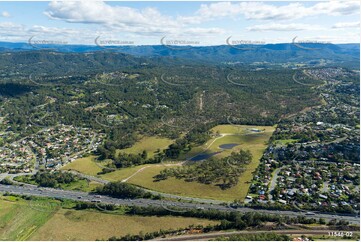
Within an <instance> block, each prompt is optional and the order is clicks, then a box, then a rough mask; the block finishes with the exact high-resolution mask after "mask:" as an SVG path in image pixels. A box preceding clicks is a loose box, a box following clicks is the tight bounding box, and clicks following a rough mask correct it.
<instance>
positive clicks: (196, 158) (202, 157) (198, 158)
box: [190, 152, 221, 161]
mask: <svg viewBox="0 0 361 242" xmlns="http://www.w3.org/2000/svg"><path fill="white" fill-rule="evenodd" d="M218 153H221V152H214V153H202V154H199V155H196V156H194V157H192V158H191V159H190V161H201V160H207V159H209V158H211V157H212V156H214V155H216V154H218Z"/></svg>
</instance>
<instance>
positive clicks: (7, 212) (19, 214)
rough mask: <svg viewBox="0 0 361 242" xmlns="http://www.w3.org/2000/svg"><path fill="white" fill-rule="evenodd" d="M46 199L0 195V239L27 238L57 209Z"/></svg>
mask: <svg viewBox="0 0 361 242" xmlns="http://www.w3.org/2000/svg"><path fill="white" fill-rule="evenodd" d="M48 201H49V200H47V199H38V200H36V201H25V200H22V199H19V201H16V198H14V197H7V196H5V197H0V240H27V239H29V238H30V236H32V235H33V233H34V232H36V230H37V229H39V228H40V227H41V226H43V225H44V224H45V223H46V222H47V221H48V220H49V219H50V218H51V217H52V216H53V214H54V213H56V211H57V210H58V208H57V206H56V204H55V203H54V202H52V203H48Z"/></svg>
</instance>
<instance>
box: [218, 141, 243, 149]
mask: <svg viewBox="0 0 361 242" xmlns="http://www.w3.org/2000/svg"><path fill="white" fill-rule="evenodd" d="M237 145H239V144H235V143H230V144H223V145H220V146H219V148H221V149H226V150H230V149H232V148H233V147H235V146H237Z"/></svg>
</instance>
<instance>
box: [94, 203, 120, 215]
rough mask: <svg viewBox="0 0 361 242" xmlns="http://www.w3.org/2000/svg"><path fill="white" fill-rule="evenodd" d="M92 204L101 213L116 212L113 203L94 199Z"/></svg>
mask: <svg viewBox="0 0 361 242" xmlns="http://www.w3.org/2000/svg"><path fill="white" fill-rule="evenodd" d="M94 206H95V207H96V209H98V210H99V211H101V212H102V213H112V214H114V213H116V210H115V209H114V208H115V207H114V205H111V204H103V203H101V202H100V201H96V202H95V203H94Z"/></svg>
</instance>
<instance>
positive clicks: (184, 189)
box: [103, 125, 275, 201]
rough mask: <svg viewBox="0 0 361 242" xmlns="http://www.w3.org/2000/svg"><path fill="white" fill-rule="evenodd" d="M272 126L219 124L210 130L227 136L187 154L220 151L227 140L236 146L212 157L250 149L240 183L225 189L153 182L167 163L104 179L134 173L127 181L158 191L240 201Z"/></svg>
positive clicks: (173, 181)
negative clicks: (248, 158) (251, 130)
mask: <svg viewBox="0 0 361 242" xmlns="http://www.w3.org/2000/svg"><path fill="white" fill-rule="evenodd" d="M250 128H257V129H260V130H262V132H260V133H252V132H250ZM274 129H275V128H274V127H270V126H246V125H237V126H232V125H219V126H217V127H215V128H213V131H214V132H216V131H219V133H221V134H227V135H225V136H223V137H220V138H214V139H211V140H209V141H208V142H206V143H205V144H203V145H202V146H199V147H195V148H194V149H193V150H192V151H191V152H190V154H188V155H187V157H192V156H195V155H197V154H199V153H202V152H211V153H213V152H215V151H221V149H220V148H219V146H220V145H222V144H228V143H236V144H239V145H237V146H235V147H233V148H232V149H231V150H224V151H223V152H221V153H219V154H217V155H216V156H215V157H218V158H221V157H226V156H229V155H230V153H231V152H232V151H238V150H239V149H245V150H250V151H251V153H252V155H253V161H252V162H251V163H250V164H249V165H247V166H246V171H245V172H244V173H243V174H242V175H241V177H240V179H239V183H238V184H237V185H236V186H234V187H232V188H230V189H227V190H221V189H220V188H219V187H218V186H215V185H206V184H201V183H196V182H185V181H183V180H178V179H175V178H170V179H167V180H164V181H160V182H154V179H153V177H154V176H155V175H157V174H159V172H160V171H161V170H163V169H165V168H166V166H163V165H159V164H156V165H154V164H153V165H143V166H137V167H132V168H126V169H122V170H119V171H115V172H111V173H108V174H106V175H104V176H103V178H104V179H109V180H111V181H116V180H118V181H119V180H123V179H124V178H126V177H129V176H130V175H132V174H134V176H132V177H131V178H130V179H129V180H128V181H127V182H129V183H132V184H135V185H138V186H141V187H145V188H148V189H151V190H155V191H159V192H164V193H172V194H176V195H181V196H190V197H199V198H206V199H215V200H224V201H233V200H235V199H238V200H241V201H243V200H244V198H245V197H246V195H247V192H248V188H249V186H250V183H249V182H250V181H251V180H252V177H253V175H252V172H253V171H255V169H256V168H257V166H258V164H259V160H260V158H261V157H262V154H263V151H264V150H265V148H266V147H267V144H266V143H267V141H268V140H269V138H270V137H271V135H272V133H273V131H274ZM183 159H184V157H183ZM140 169H142V170H141V171H140V172H138V173H135V172H137V171H138V170H140Z"/></svg>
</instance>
